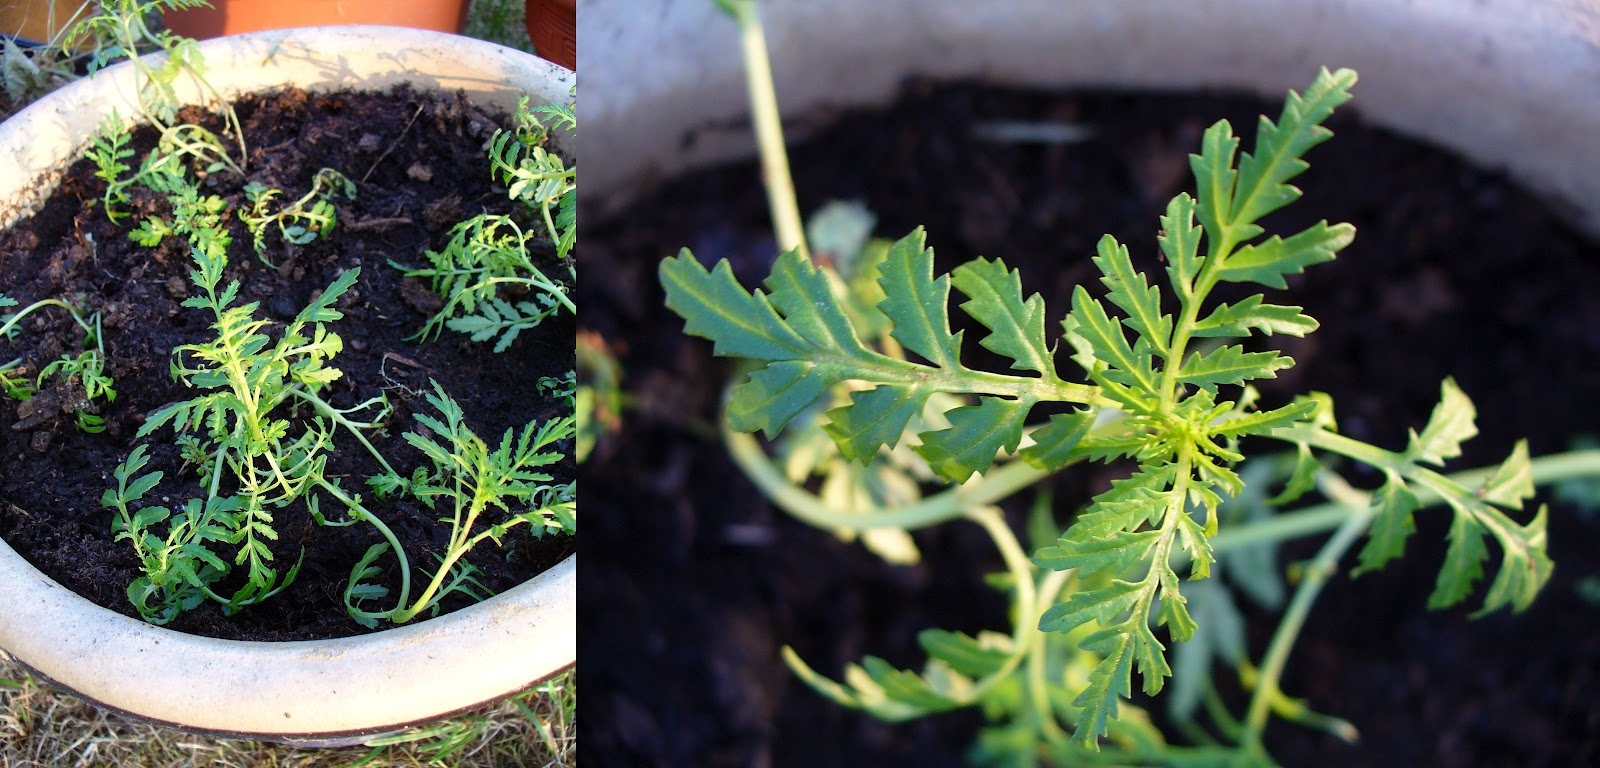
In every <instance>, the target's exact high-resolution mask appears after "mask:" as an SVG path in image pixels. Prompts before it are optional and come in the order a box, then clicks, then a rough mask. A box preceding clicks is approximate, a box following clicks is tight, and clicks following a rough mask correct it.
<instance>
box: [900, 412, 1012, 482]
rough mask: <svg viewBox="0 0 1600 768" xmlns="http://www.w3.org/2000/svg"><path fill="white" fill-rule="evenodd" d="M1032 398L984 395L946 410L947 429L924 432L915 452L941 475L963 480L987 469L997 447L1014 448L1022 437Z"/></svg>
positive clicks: (1001, 448)
mask: <svg viewBox="0 0 1600 768" xmlns="http://www.w3.org/2000/svg"><path fill="white" fill-rule="evenodd" d="M1032 407H1033V402H1032V401H1028V400H1007V399H1005V398H1000V397H985V398H982V399H981V400H980V401H979V404H978V405H967V406H962V407H960V408H956V409H954V410H952V411H949V412H948V413H946V414H945V417H946V418H948V419H949V420H950V428H949V429H941V430H938V431H936V432H924V433H922V434H921V435H920V436H919V437H921V439H922V444H921V445H919V446H917V453H918V454H919V455H921V456H922V458H923V459H924V460H925V461H927V462H928V466H929V468H931V469H932V470H933V471H934V472H936V473H938V474H939V476H940V477H942V478H944V479H946V480H948V481H950V482H955V483H962V482H966V480H967V478H969V477H971V476H972V475H973V473H976V472H986V471H988V469H989V467H990V466H991V465H993V464H994V460H995V455H996V454H998V453H999V452H1000V451H1014V450H1016V449H1017V445H1018V443H1020V442H1021V441H1022V420H1023V418H1024V417H1025V416H1027V414H1028V409H1029V408H1032Z"/></svg>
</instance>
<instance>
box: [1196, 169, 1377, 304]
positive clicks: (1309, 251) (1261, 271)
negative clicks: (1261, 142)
mask: <svg viewBox="0 0 1600 768" xmlns="http://www.w3.org/2000/svg"><path fill="white" fill-rule="evenodd" d="M1290 189H1292V187H1290ZM1355 236H1356V228H1355V227H1353V226H1350V225H1349V224H1335V225H1333V226H1331V227H1330V226H1328V222H1326V221H1319V222H1317V223H1316V224H1313V225H1312V226H1311V227H1310V228H1308V229H1306V230H1305V231H1303V232H1300V233H1298V234H1295V235H1291V236H1290V237H1289V238H1288V239H1287V240H1285V239H1283V238H1281V237H1278V236H1277V235H1274V236H1272V237H1270V238H1268V239H1267V240H1266V241H1264V242H1261V243H1258V244H1255V245H1246V246H1244V247H1243V248H1240V249H1239V250H1238V251H1236V252H1234V253H1233V255H1231V256H1229V257H1228V260H1227V262H1226V263H1225V264H1224V265H1223V267H1222V269H1220V270H1218V272H1217V278H1218V279H1219V280H1224V281H1227V282H1234V283H1243V282H1252V283H1260V284H1262V285H1265V286H1267V287H1269V288H1285V287H1287V286H1288V283H1286V282H1285V281H1284V279H1283V276H1284V275H1297V274H1299V273H1301V272H1304V271H1305V268H1306V267H1309V266H1311V265H1313V264H1321V263H1323V262H1326V261H1332V260H1333V258H1334V256H1335V255H1336V254H1338V252H1339V251H1340V250H1343V249H1344V248H1345V247H1346V246H1348V245H1350V242H1351V241H1352V240H1354V239H1355Z"/></svg>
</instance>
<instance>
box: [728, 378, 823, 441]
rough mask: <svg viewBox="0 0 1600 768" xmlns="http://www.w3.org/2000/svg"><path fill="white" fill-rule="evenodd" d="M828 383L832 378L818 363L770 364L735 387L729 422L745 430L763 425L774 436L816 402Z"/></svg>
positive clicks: (731, 400) (736, 427)
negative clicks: (821, 371)
mask: <svg viewBox="0 0 1600 768" xmlns="http://www.w3.org/2000/svg"><path fill="white" fill-rule="evenodd" d="M828 385H829V380H828V378H827V377H826V376H823V375H821V374H819V373H818V372H817V366H816V364H814V363H806V362H795V361H783V362H776V363H772V364H769V365H768V366H767V367H765V368H762V369H761V370H759V371H756V372H755V373H752V374H750V378H749V379H748V380H747V381H745V382H744V383H743V384H740V385H739V386H737V387H734V389H733V392H732V393H731V394H730V396H729V400H728V407H727V410H726V415H727V418H728V423H729V424H730V425H731V426H732V427H733V428H734V429H737V430H739V431H741V432H754V431H756V430H758V429H759V430H761V431H762V432H764V433H765V434H766V435H767V437H768V438H771V437H773V436H775V435H777V434H778V432H779V431H781V430H782V429H783V427H784V425H786V424H788V423H789V420H790V419H793V418H794V417H795V415H796V414H798V413H800V412H801V411H803V410H805V409H806V408H807V407H809V406H810V405H811V404H812V403H814V402H816V401H817V398H819V397H821V396H822V393H823V392H826V391H827V389H828Z"/></svg>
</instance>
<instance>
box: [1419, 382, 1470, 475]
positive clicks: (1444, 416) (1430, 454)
mask: <svg viewBox="0 0 1600 768" xmlns="http://www.w3.org/2000/svg"><path fill="white" fill-rule="evenodd" d="M1477 418H1478V411H1477V409H1476V408H1474V407H1473V405H1472V400H1471V399H1469V398H1468V397H1467V395H1466V393H1465V392H1462V391H1461V388H1460V387H1459V386H1456V382H1455V379H1445V380H1444V383H1443V384H1441V385H1440V386H1439V404H1438V405H1435V406H1434V408H1433V413H1432V415H1430V416H1429V417H1428V425H1427V426H1426V427H1423V429H1422V434H1421V435H1418V434H1417V433H1416V432H1415V431H1412V432H1411V433H1410V440H1409V441H1408V444H1407V446H1406V451H1405V458H1406V460H1408V461H1420V462H1426V463H1428V464H1433V465H1435V466H1440V465H1443V464H1444V462H1445V460H1447V459H1453V458H1455V457H1457V456H1460V455H1461V444H1462V443H1463V442H1465V441H1467V440H1469V439H1471V438H1472V437H1473V436H1474V435H1477V434H1478V427H1477V425H1476V423H1475V422H1476V420H1477Z"/></svg>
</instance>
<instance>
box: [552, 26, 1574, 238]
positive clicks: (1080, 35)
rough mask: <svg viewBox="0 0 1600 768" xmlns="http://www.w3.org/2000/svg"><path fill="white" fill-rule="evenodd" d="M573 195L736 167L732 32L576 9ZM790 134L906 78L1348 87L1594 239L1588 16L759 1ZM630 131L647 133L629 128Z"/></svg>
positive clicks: (742, 111)
mask: <svg viewBox="0 0 1600 768" xmlns="http://www.w3.org/2000/svg"><path fill="white" fill-rule="evenodd" d="M578 5H579V9H578V28H579V36H580V37H581V38H582V39H583V40H584V43H585V45H584V52H589V53H595V54H596V55H593V56H584V57H583V61H582V63H581V65H580V66H581V67H582V69H583V72H584V78H585V80H586V81H588V82H589V83H590V84H589V86H588V88H587V89H586V90H587V92H588V94H589V96H588V97H587V98H586V100H585V103H584V104H583V110H584V115H583V117H584V135H585V136H586V137H587V138H586V141H592V142H598V144H599V145H600V146H605V147H606V148H607V150H606V153H605V154H604V155H596V156H595V157H593V158H591V159H590V162H589V163H587V164H586V167H585V168H584V186H583V191H582V193H581V194H582V195H583V196H584V198H585V200H586V201H587V202H589V203H591V204H596V208H595V210H615V209H616V208H617V207H619V206H620V205H622V204H625V203H626V201H627V200H628V199H629V198H630V197H631V196H632V195H633V190H634V189H635V187H637V186H638V185H640V184H642V183H647V182H649V181H651V180H653V179H657V178H665V177H670V176H672V175H674V174H676V173H679V172H681V171H682V170H685V169H687V168H690V167H694V166H698V165H703V164H706V163H710V162H715V161H720V160H724V159H728V158H731V157H735V156H744V155H748V154H750V152H751V149H750V139H749V128H748V125H747V124H746V122H745V121H744V120H742V119H741V118H742V117H743V116H744V115H746V114H748V108H747V106H746V105H745V92H744V76H743V71H742V69H741V65H740V62H739V58H738V57H739V44H738V39H737V31H736V29H735V25H734V24H733V22H731V21H730V20H728V19H727V18H725V17H723V16H722V15H721V14H720V12H719V11H718V10H717V9H716V8H715V7H714V6H715V4H714V3H712V2H710V1H709V0H661V2H660V6H661V7H660V8H659V9H655V10H653V11H652V12H651V13H649V14H638V13H627V12H625V10H624V9H623V8H621V7H619V3H617V2H615V0H579V3H578ZM761 7H762V12H763V17H764V19H765V21H766V28H767V38H768V44H769V47H770V49H771V57H772V61H773V68H774V71H775V72H774V73H775V78H776V81H777V89H778V98H779V101H780V103H781V105H782V108H783V111H784V114H785V116H786V117H787V118H788V125H789V127H790V128H791V132H792V133H798V131H797V130H794V129H803V128H804V127H806V126H807V125H815V124H819V123H824V122H826V121H825V120H823V119H821V118H825V117H826V116H827V114H828V113H829V112H830V111H831V110H836V109H838V108H842V107H849V106H858V105H863V104H872V103H879V104H881V103H886V102H888V101H889V100H890V99H891V98H892V97H893V95H894V93H895V92H896V91H897V90H898V88H899V87H900V85H901V84H902V83H903V82H904V81H905V80H906V78H907V77H911V76H920V77H929V78H935V79H942V80H955V79H981V80H984V81H986V82H993V83H1000V84H1014V85H1028V86H1042V87H1109V88H1119V89H1166V90H1194V89H1233V90H1245V91H1251V92H1255V93H1258V94H1260V95H1262V96H1265V97H1268V98H1270V99H1273V100H1277V99H1281V98H1282V96H1283V93H1284V92H1285V90H1287V89H1289V88H1296V89H1301V88H1304V87H1305V86H1306V85H1307V84H1308V83H1310V82H1311V80H1312V78H1313V76H1314V75H1315V74H1316V71H1317V68H1318V67H1321V66H1327V67H1329V68H1330V69H1331V68H1337V67H1351V68H1354V69H1356V70H1357V71H1358V72H1359V73H1360V75H1361V82H1360V83H1359V84H1358V85H1357V86H1356V89H1355V94H1356V98H1355V101H1354V102H1352V105H1351V106H1352V107H1353V108H1354V109H1356V110H1357V111H1359V112H1361V113H1362V114H1363V115H1364V116H1365V117H1366V118H1367V119H1368V120H1370V121H1372V122H1376V123H1378V124H1381V125H1384V126H1385V127H1388V128H1391V129H1394V130H1396V131H1398V132H1401V133H1405V134H1408V135H1412V136H1415V137H1418V138H1422V139H1425V140H1428V141H1431V142H1434V143H1436V144H1441V145H1444V146H1446V147H1449V148H1451V149H1453V150H1455V151H1457V152H1460V153H1461V154H1463V155H1465V156H1467V157H1469V158H1471V159H1472V160H1474V161H1475V162H1477V163H1478V164H1479V165H1482V166H1484V167H1488V168H1504V169H1505V170H1507V171H1508V172H1509V173H1510V174H1511V175H1512V176H1513V177H1515V178H1517V179H1518V180H1519V181H1521V182H1522V183H1524V184H1525V185H1527V186H1529V187H1531V188H1533V189H1534V190H1536V191H1538V192H1542V193H1544V194H1546V195H1547V196H1549V197H1551V198H1553V199H1554V200H1555V201H1557V203H1558V204H1561V205H1566V206H1570V207H1571V208H1572V209H1573V211H1574V212H1575V213H1576V215H1575V216H1574V217H1573V218H1574V220H1575V221H1578V222H1579V223H1580V224H1582V225H1583V226H1585V228H1587V229H1588V230H1589V231H1590V232H1591V233H1600V172H1597V169H1600V97H1597V94H1600V91H1597V90H1596V89H1595V83H1597V82H1600V44H1597V42H1596V41H1597V40H1600V6H1597V5H1596V4H1595V3H1593V2H1586V1H1585V0H1501V1H1499V2H1488V3H1486V2H1469V1H1468V0H1415V1H1413V2H1405V3H1397V2H1393V0H1304V1H1303V2H1296V3H1283V2H1277V0H1213V2H1206V3H1195V2H1191V1H1190V0H1141V2H1136V3H1130V2H1124V0H1074V1H1073V2H1070V3H1063V2H1060V1H1059V0H997V1H996V2H989V3H972V2H970V0H876V1H875V2H871V3H863V2H858V1H857V0H764V2H763V3H762V6H761ZM639 115H649V116H650V119H649V120H641V119H639V117H638V116H639Z"/></svg>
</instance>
